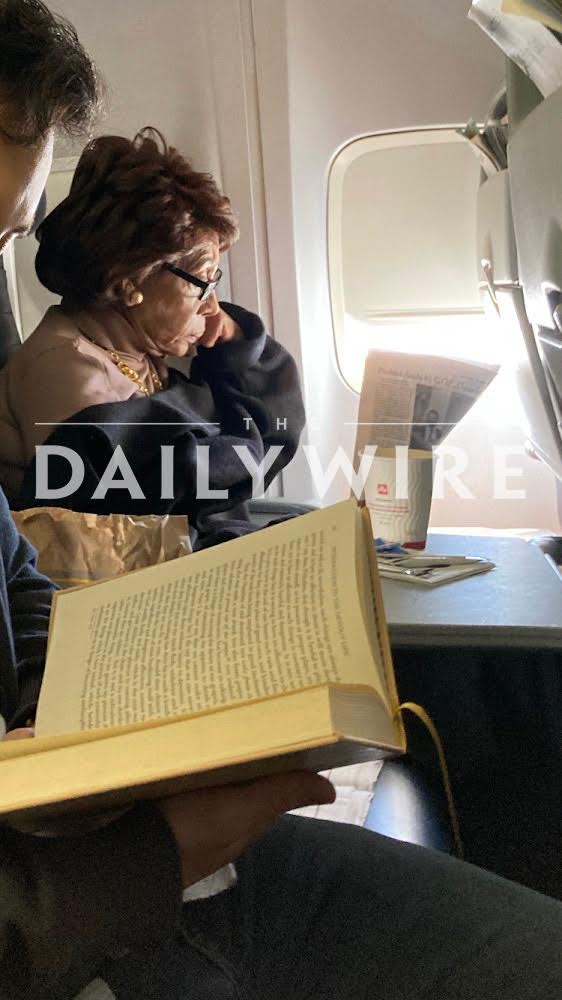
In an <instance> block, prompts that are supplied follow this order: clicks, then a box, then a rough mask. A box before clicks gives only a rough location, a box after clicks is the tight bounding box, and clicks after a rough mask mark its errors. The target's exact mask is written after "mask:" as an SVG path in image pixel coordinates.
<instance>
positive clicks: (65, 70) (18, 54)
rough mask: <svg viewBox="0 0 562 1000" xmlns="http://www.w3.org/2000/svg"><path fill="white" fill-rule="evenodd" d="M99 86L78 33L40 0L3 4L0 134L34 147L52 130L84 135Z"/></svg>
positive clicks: (0, 1) (0, 22) (96, 107)
mask: <svg viewBox="0 0 562 1000" xmlns="http://www.w3.org/2000/svg"><path fill="white" fill-rule="evenodd" d="M99 106H100V81H99V78H98V76H97V73H96V70H95V67H94V65H93V63H92V61H91V59H90V58H89V56H88V55H87V54H86V52H85V51H84V49H83V48H82V45H81V44H80V42H79V40H78V36H77V34H76V31H75V30H74V28H73V27H72V25H71V24H69V23H68V21H66V20H65V19H64V18H62V17H59V16H57V15H55V14H53V13H51V11H50V10H49V9H48V8H47V7H46V6H45V4H44V3H41V2H40V0H0V135H1V136H2V137H3V138H4V139H5V140H7V141H9V142H14V143H17V144H18V145H34V144H35V143H37V142H39V141H40V140H41V139H44V138H45V136H46V135H47V133H48V132H49V131H50V130H51V129H52V128H59V129H62V130H63V131H64V132H66V133H67V134H69V135H85V134H87V133H88V132H89V130H90V127H91V124H92V120H93V119H94V117H95V116H96V114H97V112H98V110H99Z"/></svg>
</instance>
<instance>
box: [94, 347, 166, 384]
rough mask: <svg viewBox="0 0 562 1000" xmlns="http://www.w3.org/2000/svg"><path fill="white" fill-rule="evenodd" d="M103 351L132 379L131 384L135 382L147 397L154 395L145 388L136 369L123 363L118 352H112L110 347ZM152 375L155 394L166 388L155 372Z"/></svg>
mask: <svg viewBox="0 0 562 1000" xmlns="http://www.w3.org/2000/svg"><path fill="white" fill-rule="evenodd" d="M103 349H104V351H106V352H107V353H108V354H109V357H110V358H111V360H112V361H113V362H114V364H115V365H116V366H117V368H118V369H119V371H120V372H121V374H122V375H124V376H125V377H126V378H128V379H130V381H131V382H134V383H135V385H136V386H137V388H138V389H140V391H141V392H144V394H145V396H150V395H152V394H151V392H150V391H149V389H147V387H146V386H145V384H144V382H143V380H142V379H141V377H140V375H139V373H138V372H136V371H135V370H134V368H129V365H127V364H126V363H125V362H124V361H123V359H122V358H120V357H119V355H118V353H117V351H111V350H110V349H109V348H108V347H104V348H103ZM149 370H150V364H149ZM150 374H151V375H152V381H153V383H154V389H155V392H159V390H160V389H163V388H164V386H163V385H162V381H161V379H160V378H159V376H158V375H157V374H156V372H155V371H153V372H151V373H150Z"/></svg>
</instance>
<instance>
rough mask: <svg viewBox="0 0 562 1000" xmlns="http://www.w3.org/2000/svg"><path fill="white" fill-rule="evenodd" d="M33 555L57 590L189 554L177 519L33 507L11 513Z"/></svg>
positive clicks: (183, 520)
mask: <svg viewBox="0 0 562 1000" xmlns="http://www.w3.org/2000/svg"><path fill="white" fill-rule="evenodd" d="M13 518H14V521H15V523H16V527H17V528H18V531H20V532H21V534H22V535H24V536H25V537H26V538H27V539H28V540H29V541H30V542H31V544H32V545H33V546H34V547H35V548H36V549H37V552H38V561H37V566H38V569H39V570H40V571H41V572H42V573H44V574H45V576H48V577H50V579H51V580H54V582H55V583H58V585H59V586H60V587H63V588H65V587H76V586H80V585H81V584H88V583H96V582H98V581H99V580H106V579H109V578H111V577H114V576H119V575H120V574H122V573H128V572H129V571H130V570H134V569H142V568H143V567H145V566H153V565H154V564H155V563H161V562H167V561H168V560H169V559H176V558H177V557H178V556H185V555H188V554H189V553H190V552H191V544H190V541H189V534H188V524H187V518H186V517H185V516H182V515H175V514H174V515H164V516H159V515H156V514H148V515H146V516H144V517H133V516H131V515H128V514H103V515H102V514H80V513H78V512H76V511H72V510H64V509H63V508H59V507H33V508H30V509H29V510H22V511H16V512H15V513H14V514H13Z"/></svg>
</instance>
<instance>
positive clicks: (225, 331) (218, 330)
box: [197, 309, 243, 347]
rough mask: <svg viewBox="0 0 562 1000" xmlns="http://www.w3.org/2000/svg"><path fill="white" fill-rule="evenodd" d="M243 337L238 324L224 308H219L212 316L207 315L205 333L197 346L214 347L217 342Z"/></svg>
mask: <svg viewBox="0 0 562 1000" xmlns="http://www.w3.org/2000/svg"><path fill="white" fill-rule="evenodd" d="M242 337H243V333H242V330H241V329H240V327H239V326H238V324H237V323H235V322H234V320H233V319H232V317H231V316H229V315H228V313H225V311H224V309H219V311H218V312H216V313H213V315H212V316H206V317H205V333H204V334H203V336H202V337H200V338H199V340H198V341H197V346H198V347H214V346H215V345H216V344H219V343H228V341H230V340H240V339H241V338H242Z"/></svg>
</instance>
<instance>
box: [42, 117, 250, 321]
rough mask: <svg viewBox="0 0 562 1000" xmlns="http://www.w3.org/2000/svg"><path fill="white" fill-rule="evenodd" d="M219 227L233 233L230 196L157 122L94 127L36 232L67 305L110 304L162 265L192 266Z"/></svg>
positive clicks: (48, 278)
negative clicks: (65, 189)
mask: <svg viewBox="0 0 562 1000" xmlns="http://www.w3.org/2000/svg"><path fill="white" fill-rule="evenodd" d="M213 236H216V237H218V241H219V248H220V250H221V251H223V250H228V249H229V247H231V246H232V244H233V243H234V242H235V241H236V239H237V238H238V224H237V221H236V217H235V215H234V213H233V211H232V208H231V205H230V201H229V199H228V198H227V197H226V196H225V195H224V194H222V193H221V192H220V191H219V189H218V187H217V185H216V183H215V181H214V180H213V178H212V176H211V175H210V174H207V173H199V172H198V171H196V170H194V169H193V167H192V166H191V164H190V163H189V161H188V160H186V159H185V158H184V157H183V156H182V155H181V154H180V153H179V152H178V151H177V149H174V148H173V147H171V146H170V147H169V146H168V145H167V144H166V142H165V140H164V139H163V137H162V136H161V134H160V133H159V132H158V131H156V129H151V128H146V129H143V130H142V131H141V132H139V133H138V135H137V136H136V137H135V138H134V139H133V140H132V141H131V140H130V139H124V138H122V137H121V136H111V135H109V136H100V137H99V138H97V139H94V140H93V141H92V142H90V143H89V144H88V145H87V146H86V148H85V149H84V151H83V153H82V156H81V157H80V160H79V162H78V166H77V167H76V172H75V174H74V178H73V181H72V186H71V188H70V192H69V194H68V196H67V197H66V198H65V199H64V201H62V202H61V203H60V205H58V206H57V207H56V208H55V209H54V210H53V211H52V212H51V214H50V215H48V216H47V218H46V219H45V220H44V222H43V223H42V224H41V225H40V227H39V229H38V231H37V238H38V240H39V250H38V253H37V257H36V261H35V269H36V271H37V276H38V278H39V280H40V282H41V283H42V284H43V285H44V286H45V287H46V288H48V289H49V290H50V291H51V292H54V293H55V295H61V296H62V297H63V299H64V300H65V301H66V302H67V303H68V304H70V305H72V306H73V307H74V308H86V307H88V306H91V305H108V304H111V303H117V302H119V301H120V300H121V298H122V295H123V282H124V281H126V280H127V279H129V280H130V281H132V282H133V283H134V284H135V285H137V286H139V285H142V283H143V282H144V281H146V279H147V278H148V277H150V275H151V274H153V273H154V272H155V271H157V270H159V269H160V268H161V267H162V266H163V265H164V264H180V263H182V266H187V270H189V271H192V272H193V271H194V270H196V269H197V267H198V266H201V264H202V262H203V259H204V258H205V257H206V249H207V247H206V246H205V243H207V244H208V240H209V238H210V237H213Z"/></svg>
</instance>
